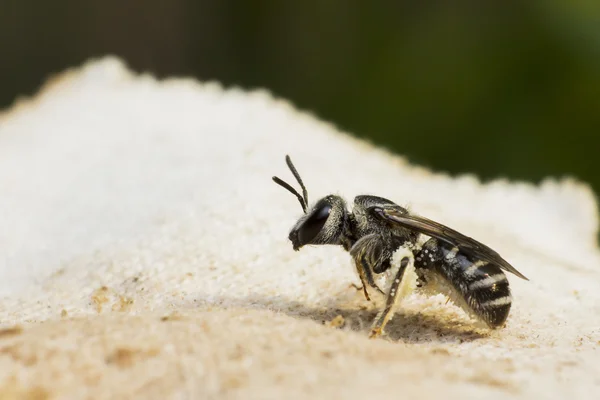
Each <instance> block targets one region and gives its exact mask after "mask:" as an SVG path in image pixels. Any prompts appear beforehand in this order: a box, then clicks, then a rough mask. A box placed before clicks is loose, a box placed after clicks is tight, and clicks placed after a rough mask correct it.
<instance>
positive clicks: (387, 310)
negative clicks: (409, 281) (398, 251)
mask: <svg viewBox="0 0 600 400" xmlns="http://www.w3.org/2000/svg"><path fill="white" fill-rule="evenodd" d="M409 262H410V258H409V257H404V258H402V260H401V261H400V268H398V272H397V273H396V276H395V277H394V280H393V281H392V284H391V285H390V290H389V292H388V294H387V298H386V300H385V307H384V309H383V310H382V311H381V312H380V313H379V314H378V315H377V317H375V322H374V323H373V326H372V328H371V333H370V335H369V337H370V338H377V337H378V336H380V335H381V334H382V333H383V330H384V329H385V326H386V324H387V323H388V322H389V321H390V320H391V319H392V317H393V316H394V311H395V305H396V302H397V301H398V299H399V298H400V292H401V288H400V285H401V284H402V278H403V277H404V272H405V271H406V267H407V266H408V263H409Z"/></svg>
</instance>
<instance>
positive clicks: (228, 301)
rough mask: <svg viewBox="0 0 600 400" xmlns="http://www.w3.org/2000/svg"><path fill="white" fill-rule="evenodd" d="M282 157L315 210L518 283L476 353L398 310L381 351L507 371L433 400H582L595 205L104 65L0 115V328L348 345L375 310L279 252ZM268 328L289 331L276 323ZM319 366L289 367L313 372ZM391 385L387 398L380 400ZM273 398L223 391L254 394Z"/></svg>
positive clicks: (593, 308)
mask: <svg viewBox="0 0 600 400" xmlns="http://www.w3.org/2000/svg"><path fill="white" fill-rule="evenodd" d="M407 134H408V133H407ZM287 153H289V154H290V155H291V156H292V159H293V160H294V162H295V164H296V167H297V168H298V169H299V171H300V173H301V175H302V177H303V179H304V181H305V183H306V185H307V187H308V191H309V199H310V200H312V201H315V200H317V199H318V198H319V197H321V196H323V195H325V194H328V193H330V192H333V193H337V194H340V195H342V196H343V197H345V198H346V199H347V200H348V202H351V200H352V198H353V197H354V196H355V195H357V194H366V193H370V194H377V195H380V196H383V197H387V198H390V199H392V200H395V201H396V202H398V203H399V204H402V205H407V206H409V207H410V208H411V209H413V210H414V211H416V212H418V213H420V214H422V215H425V216H427V217H429V218H431V219H435V220H438V221H440V222H442V223H446V224H448V225H450V226H452V227H454V228H455V229H457V230H459V231H462V232H463V233H465V234H467V235H469V236H473V237H476V238H478V239H480V240H481V241H483V242H484V243H486V244H488V245H490V246H491V247H493V248H495V249H496V250H497V251H498V252H500V253H501V254H502V255H503V256H505V258H506V259H507V260H508V261H509V262H511V263H512V264H513V265H514V266H515V267H516V268H517V269H518V270H520V271H521V272H522V273H523V274H525V275H526V276H527V277H529V278H530V279H531V281H530V282H525V281H522V280H519V279H518V278H516V277H514V276H512V275H509V280H510V282H511V287H512V288H513V295H514V303H513V311H512V313H511V316H510V317H509V320H508V326H507V327H506V328H505V329H503V330H501V331H498V332H495V333H493V334H492V335H491V336H490V337H482V338H476V336H473V335H475V334H474V333H472V332H471V331H470V328H469V325H468V320H467V319H466V318H465V317H464V315H463V314H462V313H461V312H460V311H458V309H455V308H453V307H451V306H448V305H445V304H444V303H445V300H444V299H443V298H441V297H434V298H424V297H420V296H416V295H413V296H410V297H409V298H408V299H407V300H406V305H405V308H404V309H403V310H401V311H400V314H399V315H398V316H397V317H396V318H395V319H394V320H393V321H392V323H391V324H390V327H389V328H388V331H390V340H391V341H392V342H391V343H388V344H387V346H396V347H397V346H401V342H406V343H407V345H408V346H409V347H415V348H419V349H421V348H422V349H421V351H422V354H421V356H422V357H435V355H434V354H433V353H431V351H429V350H430V349H437V350H439V349H440V348H443V349H444V351H447V352H449V354H451V355H453V356H455V357H456V358H457V359H463V361H461V362H463V363H464V358H467V360H468V361H470V362H471V364H472V365H473V366H474V367H473V368H477V365H479V364H481V365H482V368H484V367H485V368H486V370H493V366H494V363H496V362H510V363H511V365H514V372H513V373H511V374H508V375H507V374H506V371H504V370H503V371H502V372H499V376H497V377H494V379H497V380H498V382H500V383H499V384H497V385H494V384H493V385H490V386H486V387H483V389H482V388H481V387H479V388H478V387H477V383H476V382H475V383H472V386H473V385H474V386H473V387H474V388H475V389H473V391H469V390H470V389H468V387H469V385H467V386H465V387H466V388H467V389H465V388H463V386H460V387H455V386H454V385H455V383H453V382H452V379H447V380H444V379H441V380H437V378H436V380H435V382H436V385H437V386H436V390H438V389H439V390H441V391H442V392H443V391H445V390H447V389H448V388H450V387H452V393H459V394H460V393H463V394H474V393H479V394H481V392H482V391H483V392H485V393H488V394H494V393H495V394H498V395H501V394H502V393H504V392H503V391H502V390H503V389H502V388H503V386H506V387H511V388H513V389H514V390H512V391H511V393H512V394H513V395H515V396H517V395H519V394H520V395H522V396H523V398H531V397H530V396H531V395H533V394H540V395H543V396H545V397H547V398H551V397H554V398H564V396H565V395H567V394H570V395H573V396H575V398H597V396H596V395H594V394H593V393H595V394H598V393H600V352H599V351H598V347H599V343H600V290H599V288H600V254H599V252H598V249H597V247H596V243H595V237H596V233H597V227H598V215H597V208H596V207H597V206H596V203H595V199H594V196H593V194H592V193H591V191H590V190H589V189H588V188H587V186H584V185H581V184H579V183H577V182H573V181H570V180H565V181H560V182H557V181H553V180H548V181H546V182H544V183H542V184H541V185H540V186H539V187H538V186H534V185H529V184H523V183H511V182H505V181H497V182H494V183H491V184H488V185H482V184H480V183H479V182H478V181H477V179H475V178H474V177H460V178H458V179H454V180H453V179H450V178H449V177H447V176H444V175H441V174H432V173H431V172H429V171H427V170H424V169H422V168H415V167H412V166H410V165H408V164H407V163H406V162H405V161H404V160H403V159H402V158H400V157H398V156H393V155H391V154H389V153H387V152H384V151H382V150H381V149H377V148H374V147H372V146H370V145H368V144H366V143H364V142H361V141H358V140H355V139H351V138H350V137H349V136H347V135H345V134H343V133H340V132H337V131H336V130H335V128H334V127H333V126H331V125H329V124H325V123H322V122H319V121H318V120H317V119H315V118H314V117H312V116H310V115H308V114H303V113H300V112H298V111H296V110H295V109H294V108H293V107H292V106H291V105H290V104H288V103H286V102H283V101H280V100H274V99H272V98H271V97H270V96H269V95H268V94H267V93H264V92H253V93H245V92H242V91H239V90H226V91H224V90H223V89H222V88H221V87H219V86H218V85H215V84H199V83H197V82H195V81H192V80H168V81H163V82H157V81H155V80H154V79H153V78H152V77H148V76H135V75H132V74H131V73H130V72H128V71H127V70H126V69H125V68H124V67H123V65H121V64H120V63H119V62H118V61H116V60H114V59H105V60H102V61H100V62H95V63H91V64H88V65H86V66H85V68H83V70H75V71H72V72H70V73H69V74H66V75H63V76H60V77H58V78H56V79H55V80H54V81H53V82H52V83H51V84H49V85H48V86H47V87H46V88H45V89H44V90H43V91H42V92H41V94H40V95H38V96H37V97H36V98H34V99H33V100H23V101H22V102H21V103H20V104H17V105H16V106H15V107H13V108H12V109H11V110H7V111H5V112H4V114H0V221H1V222H0V295H2V299H1V300H0V322H1V323H2V325H4V326H10V325H12V324H24V323H26V322H27V323H32V324H33V325H34V326H37V325H38V324H39V325H40V326H44V324H43V323H42V321H46V320H55V319H58V320H60V319H61V313H63V318H62V319H63V322H64V323H67V322H68V319H67V320H66V321H65V318H64V314H65V312H66V314H67V315H68V316H77V315H82V316H88V317H89V318H90V319H93V318H99V317H98V314H99V313H100V314H107V315H108V316H109V317H110V315H111V314H114V313H118V314H119V316H120V317H121V316H122V315H125V316H127V315H132V314H137V315H139V316H140V317H144V316H146V315H154V314H156V313H159V314H160V313H170V312H184V311H185V312H195V311H197V310H201V311H202V312H209V313H210V312H211V310H212V309H213V308H214V307H215V306H216V307H217V309H221V308H225V309H227V308H229V307H236V309H239V308H242V309H247V308H260V309H262V308H266V309H269V310H275V311H283V312H284V313H286V314H289V315H291V316H292V317H294V318H299V317H306V318H308V319H309V320H313V319H314V320H319V319H321V318H326V319H328V318H332V317H333V316H335V315H336V313H341V314H342V315H344V317H345V318H346V320H347V321H349V324H350V325H356V326H358V325H360V324H366V326H365V329H367V328H368V323H370V320H369V318H368V316H370V317H372V316H373V314H372V313H370V314H368V316H365V315H364V312H362V311H360V310H361V309H363V311H364V309H366V310H367V311H365V312H367V313H368V312H371V311H372V312H375V311H374V309H373V307H374V306H373V305H371V304H366V303H365V301H364V300H362V299H361V297H360V296H359V295H360V293H356V291H355V290H354V289H351V288H349V285H350V284H351V283H352V282H355V283H357V278H356V275H355V273H354V271H353V269H352V265H351V263H350V259H349V256H348V255H347V254H346V253H344V252H343V251H342V249H341V248H336V247H318V248H317V247H315V248H306V249H303V250H302V251H300V252H297V253H296V252H294V251H293V250H292V248H291V244H290V243H289V241H288V240H287V234H288V229H289V228H290V227H291V226H292V225H293V223H294V222H295V220H296V218H297V217H298V216H299V214H300V213H301V209H300V206H299V204H298V202H297V200H296V199H295V198H294V197H293V196H291V195H290V194H289V193H287V192H285V191H284V190H283V189H281V188H280V187H279V186H277V185H275V184H274V183H273V182H272V181H271V176H272V175H278V176H280V177H281V178H283V179H285V180H288V181H291V180H292V179H291V174H290V173H289V171H288V170H287V168H286V166H285V162H284V155H285V154H287ZM102 287H106V289H101V288H102ZM63 310H64V312H63ZM261 315H263V314H261ZM120 317H119V318H120ZM211 318H212V317H211ZM277 318H280V317H277ZM286 321H288V323H290V324H291V325H290V329H292V328H291V327H292V326H295V325H292V323H293V321H294V319H293V318H292V319H289V320H286ZM90 323H92V322H90ZM302 323H303V324H304V323H306V321H303V322H302ZM413 323H414V324H415V325H414V326H413ZM115 326H117V325H115ZM302 326H304V325H302ZM115 329H117V328H115ZM257 329H258V328H257ZM36 332H41V333H40V335H43V329H41V328H38V331H36ZM311 332H312V331H311ZM312 334H313V333H311V335H312ZM322 334H323V335H324V337H327V335H329V334H330V333H329V330H323V332H322ZM331 334H333V333H331ZM335 334H336V335H337V334H338V332H335ZM346 334H347V335H354V334H355V333H352V332H349V331H347V332H346ZM224 335H225V336H224V339H227V335H236V332H227V333H224ZM261 335H269V330H268V328H265V329H264V330H263V331H261ZM358 335H359V336H364V337H365V338H363V337H359V338H356V339H352V340H356V341H358V342H357V343H360V344H359V345H360V346H362V347H363V348H362V351H364V352H365V354H368V352H369V351H371V350H373V349H375V347H370V346H381V345H382V344H381V343H377V344H375V342H374V341H369V340H368V339H366V331H359V332H358ZM229 339H231V338H229ZM229 339H227V340H229ZM238 339H239V338H238ZM32 340H33V339H32ZM65 340H67V339H65ZM324 340H325V339H324ZM326 340H330V339H326ZM0 345H1V342H0ZM317 346H318V345H317ZM334 347H335V346H334ZM390 349H391V347H390ZM423 349H424V350H423ZM332 351H334V350H332ZM390 351H392V350H390ZM394 351H396V350H394ZM0 353H1V351H0ZM271 356H272V357H275V358H277V357H278V356H277V354H273V355H271ZM215 357H216V356H215ZM281 357H283V356H281ZM455 357H449V358H445V359H444V361H443V362H447V363H451V362H454V361H453V360H454V358H455ZM283 359H284V358H282V359H281V360H283ZM48 362H49V363H50V361H48ZM286 362H293V360H292V361H290V360H287V361H286ZM302 362H306V360H304V361H302ZM372 362H375V363H376V361H372ZM386 362H387V363H393V362H394V360H389V359H388V360H386ZM401 362H402V360H398V363H401ZM319 363H323V361H322V360H321V361H319V360H314V364H310V363H308V364H307V368H308V369H309V370H310V369H311V368H314V369H315V371H318V370H319V368H320V367H319V365H318V364H319ZM42 364H43V363H42V362H40V364H37V365H38V366H39V365H42ZM48 365H50V364H48ZM379 367H382V366H379ZM31 368H36V367H35V366H34V367H31ZM47 368H51V367H50V366H47ZM357 368H359V367H358V366H357ZM364 368H374V367H373V366H372V365H371V366H369V365H368V364H365V365H364ZM265 373H267V374H268V373H269V370H268V369H266V370H265ZM23 376H25V375H23ZM31 376H33V375H31ZM6 379H8V378H6ZM298 379H304V378H298ZM328 379H329V380H328V381H327V382H319V380H318V379H317V380H316V381H315V382H313V384H314V385H322V386H323V388H324V391H323V393H331V390H332V388H334V387H335V385H338V386H339V385H349V386H350V388H351V387H352V385H353V384H355V385H365V384H367V383H359V382H356V383H353V382H354V381H348V379H351V378H350V377H349V375H344V373H343V371H340V375H339V376H335V375H334V377H333V378H328ZM420 379H422V381H419V380H418V379H417V380H414V378H411V382H410V384H409V385H412V386H411V388H412V389H415V388H418V387H419V385H428V381H427V380H428V379H429V378H428V373H427V371H423V373H422V376H421V377H420ZM431 379H433V378H431ZM22 381H23V382H25V383H23V385H27V383H26V382H27V379H25V378H23V379H22ZM406 384H407V383H406V382H389V385H390V386H389V387H388V386H386V387H385V389H381V390H383V392H381V393H382V394H384V395H385V393H388V392H386V391H385V390H389V393H390V394H392V393H395V392H398V391H402V387H403V385H406ZM462 384H464V382H463V383H461V385H462ZM327 385H330V386H327ZM274 387H275V386H274ZM274 387H272V388H267V387H262V388H256V387H254V386H248V388H247V390H248V391H247V392H244V388H243V387H242V389H241V390H242V391H241V392H240V393H242V397H243V395H244V393H245V394H246V395H248V396H252V395H255V396H256V395H257V394H260V393H261V392H260V390H264V391H265V392H264V393H267V392H268V393H270V394H273V390H274ZM378 387H379V386H378ZM325 388H327V389H326V390H325ZM364 388H367V389H368V386H364V387H363V389H364ZM238 389H239V388H238ZM283 389H285V385H284V386H283V387H282V389H281V390H283ZM48 390H50V391H51V389H48ZM65 390H66V389H65ZM194 393H196V392H194ZM216 393H221V394H223V393H225V392H219V391H218V390H217V392H216ZM307 393H308V392H307ZM352 393H356V396H358V395H359V394H360V393H362V391H361V390H358V389H357V390H356V392H353V391H352V390H348V393H347V396H348V397H349V398H351V397H352ZM435 393H436V391H435V390H434V391H432V392H431V393H427V392H425V393H423V397H428V395H431V396H432V397H433V396H434V395H435ZM363 396H364V394H363ZM528 396H529V397H528ZM273 397H274V398H276V396H275V395H274V394H273Z"/></svg>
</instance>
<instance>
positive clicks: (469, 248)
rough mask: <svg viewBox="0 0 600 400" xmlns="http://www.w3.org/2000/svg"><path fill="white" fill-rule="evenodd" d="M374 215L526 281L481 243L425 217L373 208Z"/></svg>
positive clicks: (384, 208) (388, 209)
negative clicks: (436, 240)
mask: <svg viewBox="0 0 600 400" xmlns="http://www.w3.org/2000/svg"><path fill="white" fill-rule="evenodd" d="M373 211H374V212H375V214H377V215H379V216H380V217H381V218H383V219H385V220H387V221H389V222H393V223H396V224H398V225H401V226H403V227H405V228H408V229H411V230H413V231H416V232H420V233H423V234H425V235H427V236H431V237H434V238H436V239H438V240H441V241H443V242H446V243H449V244H451V245H452V246H456V247H458V248H459V249H460V250H461V251H462V252H464V253H465V254H469V255H471V256H474V257H477V258H478V259H480V260H484V261H487V262H489V263H492V264H496V265H497V266H499V267H500V268H502V269H504V270H506V271H508V272H511V273H513V274H515V275H516V276H518V277H519V278H522V279H525V280H529V279H527V278H526V277H525V276H524V275H523V274H521V273H520V272H519V271H517V270H516V269H515V268H514V267H513V266H512V265H510V264H509V263H508V262H507V261H506V260H505V259H503V258H502V257H500V255H499V254H498V253H496V252H495V251H494V250H492V249H490V248H489V247H488V246H486V245H484V244H483V243H480V242H478V241H477V240H475V239H473V238H470V237H468V236H465V235H463V234H462V233H460V232H457V231H455V230H454V229H451V228H449V227H447V226H445V225H442V224H440V223H438V222H435V221H432V220H430V219H427V218H425V217H420V216H418V215H410V214H408V213H406V211H405V210H404V209H401V208H399V207H398V208H394V207H388V206H386V207H373Z"/></svg>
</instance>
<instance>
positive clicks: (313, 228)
mask: <svg viewBox="0 0 600 400" xmlns="http://www.w3.org/2000/svg"><path fill="white" fill-rule="evenodd" d="M330 212H331V206H330V205H329V204H325V205H324V206H322V207H321V208H319V209H317V210H316V211H315V212H313V214H312V215H311V216H310V217H309V218H308V219H307V220H306V221H304V223H303V224H302V226H300V229H299V230H298V240H299V241H300V243H302V244H306V243H310V242H311V241H312V240H313V239H314V238H315V237H316V236H317V235H318V234H319V232H321V229H323V226H324V225H325V222H327V218H328V217H329V213H330Z"/></svg>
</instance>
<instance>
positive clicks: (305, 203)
mask: <svg viewBox="0 0 600 400" xmlns="http://www.w3.org/2000/svg"><path fill="white" fill-rule="evenodd" d="M285 162H286V163H287V165H288V167H289V168H290V171H292V174H294V178H296V181H298V183H299V184H300V187H301V188H302V196H301V195H300V193H298V192H297V191H296V189H294V188H293V187H292V186H291V185H290V184H289V183H287V182H285V181H283V180H281V179H279V178H278V177H276V176H274V177H273V181H275V183H277V184H278V185H280V186H282V187H283V188H285V189H287V190H288V191H289V192H290V193H292V194H293V195H294V196H296V197H297V198H298V201H299V202H300V205H301V206H302V210H303V211H304V213H305V214H306V209H307V207H308V191H307V190H306V187H305V186H304V183H303V182H302V178H300V174H299V173H298V171H297V170H296V167H294V164H292V159H291V158H290V156H289V155H286V156H285Z"/></svg>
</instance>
